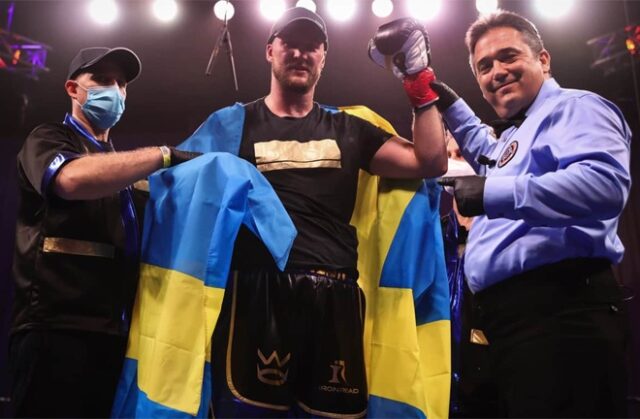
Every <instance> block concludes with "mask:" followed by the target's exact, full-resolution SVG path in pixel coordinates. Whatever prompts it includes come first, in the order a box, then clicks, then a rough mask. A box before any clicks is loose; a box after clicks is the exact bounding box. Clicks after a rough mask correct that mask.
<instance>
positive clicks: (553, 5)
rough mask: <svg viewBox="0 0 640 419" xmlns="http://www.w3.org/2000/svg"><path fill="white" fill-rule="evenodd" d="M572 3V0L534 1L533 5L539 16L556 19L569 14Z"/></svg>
mask: <svg viewBox="0 0 640 419" xmlns="http://www.w3.org/2000/svg"><path fill="white" fill-rule="evenodd" d="M573 3H574V1H573V0H536V2H535V3H534V4H535V7H536V9H537V10H538V13H539V14H540V15H542V16H544V17H545V18H547V19H556V18H560V17H562V16H564V15H566V14H567V13H569V11H570V10H571V8H572V7H573Z"/></svg>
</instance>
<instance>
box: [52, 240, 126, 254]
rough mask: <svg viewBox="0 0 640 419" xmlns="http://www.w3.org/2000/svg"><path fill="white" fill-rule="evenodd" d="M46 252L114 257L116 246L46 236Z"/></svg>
mask: <svg viewBox="0 0 640 419" xmlns="http://www.w3.org/2000/svg"><path fill="white" fill-rule="evenodd" d="M42 251H43V252H45V253H63V254H67V255H79V256H97V257H102V258H109V259H113V258H114V257H115V253H116V248H115V247H114V246H112V245H110V244H106V243H97V242H90V241H85V240H76V239H66V238H63V237H45V238H44V243H43V244H42Z"/></svg>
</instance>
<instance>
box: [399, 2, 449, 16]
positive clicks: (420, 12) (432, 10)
mask: <svg viewBox="0 0 640 419" xmlns="http://www.w3.org/2000/svg"><path fill="white" fill-rule="evenodd" d="M441 8H442V1H441V0H407V9H408V10H409V13H410V14H411V16H413V17H415V18H416V19H418V20H431V19H433V18H435V17H436V16H437V15H438V13H440V9H441Z"/></svg>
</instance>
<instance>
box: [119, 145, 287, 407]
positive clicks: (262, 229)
mask: <svg viewBox="0 0 640 419" xmlns="http://www.w3.org/2000/svg"><path fill="white" fill-rule="evenodd" d="M149 190H150V199H149V203H148V204H147V208H146V213H145V225H144V233H143V243H142V263H141V272H140V282H139V285H138V292H137V295H136V303H135V306H134V312H133V316H132V322H131V330H130V333H129V342H128V347H127V355H126V359H125V365H124V369H123V373H122V376H121V378H120V383H119V386H118V391H117V394H116V400H115V402H114V407H113V411H112V416H114V417H144V418H151V417H153V418H156V417H191V416H197V417H206V416H207V411H206V409H207V407H208V405H209V403H208V401H209V399H210V397H211V377H210V367H209V362H210V353H211V348H210V345H211V336H212V334H213V329H214V327H215V323H216V321H217V319H218V315H219V313H220V307H221V305H222V297H223V295H224V289H225V286H226V282H227V277H228V275H229V265H230V262H231V256H232V252H233V244H232V243H233V242H234V240H235V237H236V235H237V233H238V230H239V228H240V225H241V224H244V225H246V226H247V227H248V228H249V229H250V230H251V231H252V232H253V233H254V234H256V236H258V237H259V238H260V239H261V240H262V241H263V242H264V243H265V245H266V247H267V248H268V249H269V251H270V252H271V254H272V256H273V258H274V260H275V262H276V264H277V265H278V267H279V268H280V269H283V268H284V266H285V264H286V261H287V258H288V256H289V251H290V250H291V246H292V244H293V239H294V238H295V235H296V230H295V228H294V226H293V223H292V221H291V219H290V218H289V215H288V214H287V212H286V211H285V209H284V207H283V206H282V203H281V202H280V200H279V199H278V197H277V195H276V194H275V192H274V191H273V189H272V188H271V185H270V184H269V183H268V181H267V180H266V179H265V178H264V177H263V176H262V175H261V174H260V173H259V172H258V171H257V169H255V167H254V166H253V165H251V164H250V163H248V162H247V161H244V160H242V159H240V158H238V157H236V156H234V155H232V154H229V153H208V154H205V155H203V156H201V157H199V158H197V159H194V160H191V161H189V162H186V163H183V164H181V165H179V166H176V167H175V168H172V169H170V170H165V171H161V172H159V173H156V174H154V175H152V176H151V177H150V178H149Z"/></svg>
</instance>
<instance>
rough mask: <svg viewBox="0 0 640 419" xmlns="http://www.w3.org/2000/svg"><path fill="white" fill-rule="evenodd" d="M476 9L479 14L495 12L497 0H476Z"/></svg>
mask: <svg viewBox="0 0 640 419" xmlns="http://www.w3.org/2000/svg"><path fill="white" fill-rule="evenodd" d="M476 10H477V11H478V13H480V14H481V15H488V14H489V13H492V12H495V11H496V10H498V0H476Z"/></svg>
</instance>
